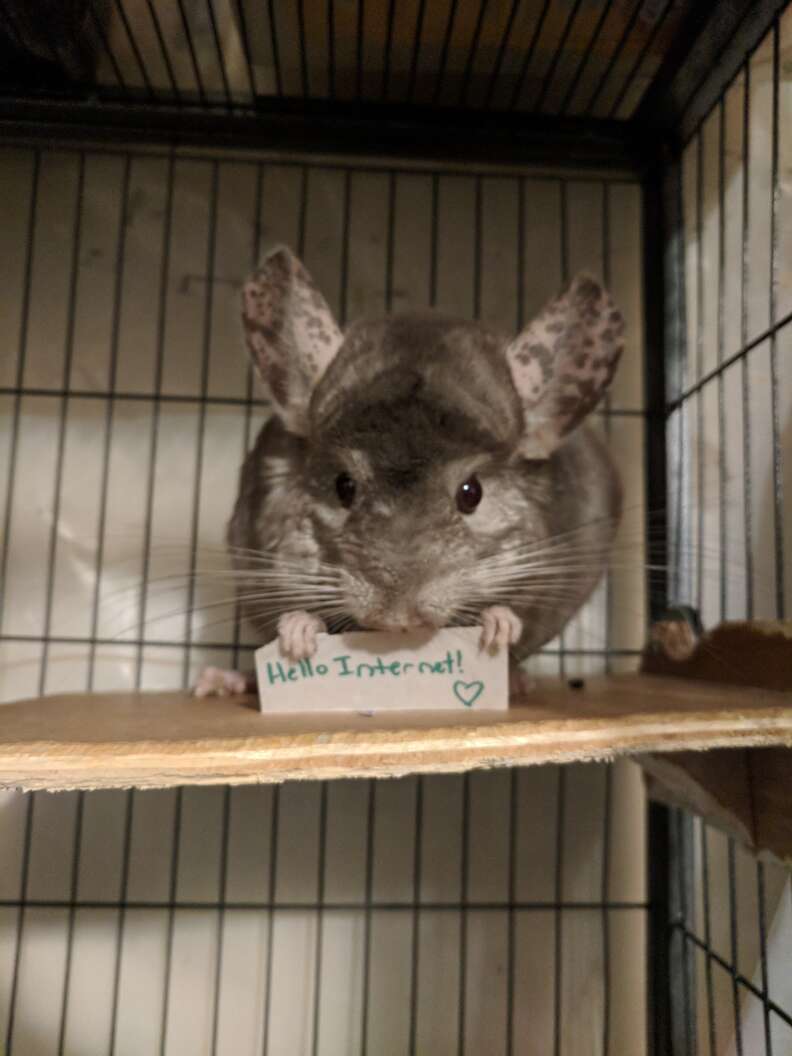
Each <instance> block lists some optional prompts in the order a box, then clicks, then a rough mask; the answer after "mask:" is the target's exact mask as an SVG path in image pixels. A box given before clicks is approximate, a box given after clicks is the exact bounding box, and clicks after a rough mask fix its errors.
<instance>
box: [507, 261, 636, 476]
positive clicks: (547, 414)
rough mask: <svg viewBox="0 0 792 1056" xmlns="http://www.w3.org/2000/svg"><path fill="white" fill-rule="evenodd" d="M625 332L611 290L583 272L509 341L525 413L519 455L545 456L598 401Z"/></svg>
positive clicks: (509, 359) (608, 380)
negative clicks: (523, 431)
mask: <svg viewBox="0 0 792 1056" xmlns="http://www.w3.org/2000/svg"><path fill="white" fill-rule="evenodd" d="M623 335H624V320H623V319H622V315H621V312H620V311H619V310H618V309H617V308H616V305H615V304H614V303H613V300H612V299H611V296H610V294H609V293H608V291H607V290H605V289H604V288H603V287H602V286H601V285H600V284H599V282H597V280H596V279H595V278H592V276H590V275H585V274H583V275H578V276H576V277H575V278H574V279H573V280H572V282H571V283H570V284H569V286H568V287H567V288H566V289H565V290H564V292H563V293H562V294H561V295H560V296H559V297H557V298H556V299H555V300H554V301H551V302H550V304H548V305H547V306H546V307H545V308H544V309H543V310H542V311H541V312H540V313H539V315H538V316H537V317H536V318H535V319H534V320H533V322H532V323H531V324H530V325H529V326H527V327H526V328H525V330H523V331H522V333H521V334H519V335H518V336H517V337H516V338H515V339H514V340H513V341H512V342H511V344H509V345H508V346H507V348H506V358H507V360H508V363H509V367H510V369H511V374H512V380H513V381H514V384H515V386H516V388H517V392H518V394H519V396H520V399H521V400H522V404H523V410H524V412H525V433H524V435H523V439H522V442H521V443H520V447H519V451H520V454H522V455H524V456H525V457H526V458H548V457H549V456H550V455H551V454H552V453H553V451H554V450H555V449H556V447H558V445H559V444H560V443H561V441H562V440H563V439H564V437H565V436H566V435H567V434H568V433H570V432H571V431H572V430H573V429H574V428H575V427H576V426H577V425H579V424H580V422H582V421H583V419H584V418H585V417H586V415H587V414H588V413H589V411H591V410H592V409H593V408H594V407H595V406H596V404H597V403H598V402H599V400H600V398H601V397H602V395H603V394H604V393H605V390H606V389H607V388H608V385H610V382H611V379H612V378H613V375H614V372H615V370H616V366H617V364H618V362H619V357H620V356H621V353H622V348H623V345H624V340H623Z"/></svg>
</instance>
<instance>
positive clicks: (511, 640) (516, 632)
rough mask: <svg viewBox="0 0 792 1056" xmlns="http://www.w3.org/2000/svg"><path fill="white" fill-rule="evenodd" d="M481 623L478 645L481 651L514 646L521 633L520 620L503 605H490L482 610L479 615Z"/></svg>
mask: <svg viewBox="0 0 792 1056" xmlns="http://www.w3.org/2000/svg"><path fill="white" fill-rule="evenodd" d="M481 623H482V628H481V639H480V641H479V645H480V646H481V648H482V649H489V650H490V651H492V652H497V650H498V649H508V647H509V646H510V645H516V644H517V642H519V640H520V636H521V635H522V632H523V622H522V620H521V619H520V617H519V616H518V615H517V614H516V613H514V612H512V610H511V609H509V608H507V607H506V606H505V605H492V606H491V607H490V608H488V609H484V611H483V612H482V613H481Z"/></svg>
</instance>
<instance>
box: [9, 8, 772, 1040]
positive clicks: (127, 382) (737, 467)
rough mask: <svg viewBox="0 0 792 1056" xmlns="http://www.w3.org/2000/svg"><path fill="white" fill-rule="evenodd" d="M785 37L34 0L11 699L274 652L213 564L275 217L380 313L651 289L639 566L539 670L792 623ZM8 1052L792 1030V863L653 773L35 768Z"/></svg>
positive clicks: (19, 306) (671, 26) (344, 289)
mask: <svg viewBox="0 0 792 1056" xmlns="http://www.w3.org/2000/svg"><path fill="white" fill-rule="evenodd" d="M790 63H792V9H787V6H786V4H784V3H780V2H776V3H765V2H762V3H730V4H728V5H722V4H721V5H718V4H714V3H707V4H694V3H686V2H681V0H677V2H674V0H665V2H663V0H608V2H605V3H599V4H594V3H588V2H585V0H584V2H581V0H542V2H538V0H537V2H533V0H511V2H509V3H506V2H502V3H495V2H488V0H444V2H443V3H433V4H429V3H426V2H425V0H412V2H409V0H398V2H396V0H389V3H388V4H385V3H384V2H376V3H375V2H374V0H328V2H326V3H319V2H314V0H299V2H298V3H296V4H283V3H276V2H274V0H269V2H268V3H256V4H254V3H251V2H249V0H242V2H236V3H231V2H229V0H178V2H177V3H176V4H166V3H165V2H164V0H145V2H137V0H112V2H111V0H73V2H72V3H70V4H65V5H64V4H52V3H49V2H43V0H40V2H38V3H36V4H22V3H19V2H17V0H0V122H1V123H2V128H3V132H4V139H5V142H4V144H3V147H2V152H0V183H2V186H3V194H2V195H0V274H1V275H2V281H1V282H0V333H2V346H0V347H1V348H2V352H1V353H0V407H2V415H0V437H1V438H2V440H1V442H0V495H2V496H3V501H4V508H3V514H2V517H3V520H2V524H3V534H2V543H0V546H1V547H2V550H1V551H0V583H2V587H1V588H0V697H1V699H3V700H15V699H20V698H23V697H25V696H31V695H35V694H37V693H38V694H41V693H46V692H53V691H56V690H63V689H74V690H91V689H105V688H109V689H115V688H127V687H133V688H134V687H138V688H154V687H180V686H186V685H189V684H190V682H191V681H192V679H193V678H194V677H195V674H196V672H197V671H198V670H199V669H200V668H201V667H203V666H204V665H205V664H207V663H214V664H219V665H220V666H237V665H238V664H240V663H243V664H244V661H245V659H247V658H249V657H250V656H251V654H252V651H253V650H254V649H255V648H256V646H257V645H258V644H259V643H258V642H257V641H256V640H255V638H254V637H251V631H250V629H249V628H246V627H245V625H244V624H241V623H240V622H239V620H238V619H237V614H236V610H235V606H234V604H233V602H232V601H231V600H230V599H228V598H226V597H224V596H220V597H218V596H217V594H216V592H215V593H212V591H211V590H210V589H209V588H208V587H206V585H205V584H203V583H202V582H201V580H200V577H196V573H197V572H198V571H199V570H200V568H201V565H202V562H203V561H204V560H205V559H206V558H207V555H212V557H213V558H214V557H215V556H216V554H217V550H218V548H219V546H220V543H221V540H222V536H223V527H224V522H225V520H226V519H227V517H228V514H229V512H230V509H231V504H232V501H233V497H234V491H235V486H236V474H237V469H238V465H239V463H240V462H241V459H242V456H243V453H244V452H245V451H246V450H247V449H248V447H249V445H250V443H251V442H252V438H253V437H254V436H255V433H256V430H257V429H258V427H259V424H260V423H261V422H262V421H263V420H264V418H265V416H266V414H267V406H266V401H265V400H264V399H262V398H261V396H260V395H259V393H258V391H257V389H256V387H255V385H254V382H253V378H252V377H251V374H250V371H249V369H248V368H247V367H246V365H245V364H244V360H243V357H242V355H241V351H240V348H239V345H240V335H239V328H238V324H237V319H236V312H237V299H238V289H239V286H240V283H241V281H242V279H243V278H244V276H245V274H246V273H247V271H248V270H249V269H250V268H251V267H252V266H253V264H254V263H255V262H256V261H257V259H258V258H259V256H260V254H261V252H262V251H263V249H265V248H266V247H267V246H268V245H270V244H273V243H275V242H285V243H287V244H289V245H291V246H292V247H293V248H294V249H295V251H296V252H298V253H299V255H300V256H301V257H302V258H303V259H304V260H305V261H306V263H307V265H308V267H309V269H310V270H311V272H312V274H313V275H314V277H315V279H316V280H317V282H318V284H319V285H320V286H321V288H322V290H323V292H324V293H325V295H326V297H327V299H328V302H329V303H330V304H331V307H332V308H333V309H334V311H335V312H336V314H337V316H338V318H339V319H340V320H341V321H346V320H349V319H352V318H354V317H356V316H358V315H360V314H363V313H368V312H381V311H395V310H399V309H401V308H406V307H414V306H434V307H438V308H442V309H444V310H446V311H450V312H453V313H455V314H459V315H463V316H467V317H476V318H480V319H482V320H484V321H485V322H487V323H491V324H493V325H495V326H497V327H499V328H502V329H505V330H507V331H508V330H516V329H517V328H519V327H520V326H521V325H522V324H523V323H524V322H525V321H527V320H528V319H529V318H530V316H531V313H532V312H534V311H536V310H537V309H538V308H539V307H540V306H541V305H542V303H543V302H544V301H545V300H546V299H547V298H548V297H549V296H551V295H552V294H553V293H555V292H556V290H557V288H558V286H559V285H560V284H561V282H562V281H564V280H565V279H566V278H567V277H568V276H571V274H573V273H574V272H575V271H577V270H580V269H582V268H587V269H589V270H593V271H594V272H596V273H597V274H599V275H601V276H602V278H603V279H604V280H605V281H606V282H607V283H608V285H609V286H610V288H611V289H612V290H613V292H614V295H615V297H616V299H617V300H618V302H619V304H620V306H621V307H622V309H623V311H624V313H625V317H626V319H627V324H628V333H629V345H628V350H627V353H626V355H625V361H624V363H623V365H622V367H621V368H620V371H619V374H618V375H617V378H616V381H615V384H614V386H613V388H612V390H611V393H610V395H609V398H608V401H607V403H606V404H605V405H604V406H603V407H602V408H601V409H600V411H599V412H598V413H597V425H598V426H599V427H600V428H601V429H602V432H603V435H604V436H605V438H606V439H607V441H608V443H609V445H610V446H611V449H612V451H613V453H614V455H615V457H616V458H617V460H618V462H619V465H620V469H621V472H622V476H623V479H624V482H625V488H626V496H627V498H626V516H625V524H624V527H623V529H622V537H621V545H622V550H623V552H629V554H630V555H631V559H630V561H628V562H625V565H624V567H617V568H614V569H613V570H612V571H611V572H610V573H609V575H608V577H607V580H606V582H605V583H604V584H603V586H602V587H601V588H600V589H599V590H598V591H597V592H596V594H595V596H594V597H593V598H592V600H591V601H590V602H589V603H588V605H587V606H586V607H585V609H584V610H583V612H582V613H581V614H580V615H579V616H578V617H576V619H575V620H574V621H573V622H572V624H571V625H570V626H569V627H568V628H567V629H566V631H565V632H564V634H563V635H562V636H561V637H560V638H559V639H558V640H557V641H555V642H553V643H551V644H550V645H549V646H548V647H546V648H545V649H544V650H542V652H541V654H540V655H539V656H537V657H536V658H534V660H533V661H532V662H533V665H534V667H535V668H536V669H537V670H539V671H541V672H544V673H552V674H560V675H562V676H570V675H576V674H588V673H594V672H597V671H602V670H621V669H625V668H627V669H629V668H630V667H632V666H634V665H635V664H636V663H637V659H638V657H639V655H640V651H641V648H642V646H643V643H644V638H645V631H646V625H647V621H648V619H649V616H650V615H651V614H652V613H657V612H660V611H661V610H662V609H663V607H664V605H665V603H666V602H667V601H668V600H669V599H670V600H673V601H675V602H685V603H688V604H690V605H692V606H694V607H695V608H697V609H698V611H699V612H700V613H701V614H702V617H703V619H704V622H705V623H707V624H713V623H715V622H717V621H718V620H720V619H723V618H730V617H743V616H744V617H748V618H765V617H780V618H783V617H784V616H785V615H787V611H786V610H787V606H788V605H789V601H790V591H792V581H791V579H790V576H789V574H788V573H786V572H785V555H786V554H787V553H789V552H792V527H790V526H791V525H792V516H790V515H789V514H788V512H787V510H786V503H788V501H789V499H788V496H789V495H790V494H792V479H790V473H792V455H790V443H789V430H790V428H792V425H790V422H792V368H790V367H789V365H788V362H789V355H788V350H787V349H785V346H784V342H785V341H787V340H789V336H788V335H789V333H790V332H792V331H790V330H789V326H788V324H789V322H790V320H791V319H792V304H790V303H789V300H790V296H791V295H790V290H792V281H791V280H792V275H790V269H792V205H790V198H789V187H788V177H787V170H788V165H789V157H790V156H792V155H790V151H792V138H791V137H792V133H790V131H789V129H792V92H791V91H790V89H789V87H788V82H789V71H788V68H789V67H790ZM649 554H651V555H652V559H651V563H652V564H654V562H655V561H657V562H658V563H659V564H660V565H661V566H662V567H663V568H665V567H666V565H667V569H668V572H667V575H666V573H665V572H663V573H661V574H659V575H658V574H656V573H655V574H653V575H651V576H648V575H647V574H646V572H645V567H646V565H647V555H649ZM168 577H175V578H176V579H177V580H178V585H177V586H175V587H174V585H173V582H174V580H172V579H169V578H168ZM0 1039H2V1041H1V1042H0V1051H2V1052H4V1053H7V1054H8V1056H25V1054H29V1056H41V1054H43V1053H49V1052H52V1053H55V1052H57V1053H74V1054H80V1056H93V1054H94V1053H97V1054H98V1053H114V1054H122V1053H129V1054H130V1056H132V1054H134V1056H144V1054H146V1053H149V1052H151V1053H154V1052H159V1053H168V1054H171V1053H180V1052H184V1053H188V1052H189V1053H190V1054H191V1056H192V1054H195V1053H213V1054H214V1053H223V1052H227V1053H234V1054H235V1056H236V1054H237V1053H239V1054H242V1053H248V1052H249V1053H254V1052H256V1053H259V1052H268V1053H271V1054H278V1053H284V1054H289V1056H292V1054H297V1053H344V1054H346V1053H352V1052H358V1051H360V1052H368V1053H371V1054H385V1053H391V1052H392V1053H404V1052H410V1053H427V1054H428V1053H432V1054H435V1053H438V1054H440V1053H446V1052H449V1053H450V1052H460V1053H462V1052H465V1053H482V1054H489V1053H493V1054H495V1053H532V1054H537V1056H539V1054H541V1056H547V1054H549V1053H555V1054H558V1056H571V1054H581V1056H583V1054H598V1056H622V1054H624V1056H628V1054H629V1056H633V1054H635V1056H640V1054H642V1053H655V1054H658V1056H659V1054H665V1053H671V1054H674V1056H679V1054H685V1056H688V1054H690V1056H692V1054H694V1053H700V1054H701V1053H708V1054H710V1056H722V1054H726V1053H729V1054H732V1053H734V1054H735V1056H743V1054H744V1056H755V1054H756V1056H759V1054H768V1056H771V1054H772V1056H786V1054H790V1053H792V887H791V886H790V878H789V874H788V872H786V871H785V870H784V869H783V868H781V867H780V866H779V865H777V864H775V863H772V862H761V861H757V860H755V859H754V858H753V857H752V856H751V855H750V854H749V853H748V852H747V851H745V850H744V849H743V848H742V847H741V846H740V845H739V844H738V843H736V842H735V841H734V840H733V839H730V838H728V837H726V836H724V835H723V834H722V833H720V832H719V831H717V830H715V829H714V828H712V827H711V826H708V825H706V824H705V823H703V822H702V821H701V820H699V819H698V818H694V817H692V816H691V815H687V814H685V813H683V812H681V811H676V810H674V811H670V810H668V809H667V808H665V807H661V806H658V805H655V804H652V805H648V804H647V803H646V802H645V800H644V793H643V788H642V783H641V778H640V775H639V772H638V770H637V768H636V767H635V766H634V765H633V764H632V763H629V762H627V761H625V760H621V761H619V762H617V763H614V764H611V765H605V764H586V765H572V766H567V767H555V766H552V767H551V766H547V767H541V768H528V769H524V770H518V769H512V770H495V771H484V772H477V773H471V774H465V775H433V776H418V777H407V778H401V779H399V780H393V781H387V782H379V781H373V780H372V781H334V782H326V783H319V782H315V783H291V784H285V785H283V786H253V787H244V788H189V787H186V788H183V789H177V790H167V791H145V792H141V791H119V792H116V791H110V792H107V791H105V792H86V793H82V792H80V793H60V794H57V795H55V796H50V795H45V794H43V793H29V794H25V795H23V794H19V793H0Z"/></svg>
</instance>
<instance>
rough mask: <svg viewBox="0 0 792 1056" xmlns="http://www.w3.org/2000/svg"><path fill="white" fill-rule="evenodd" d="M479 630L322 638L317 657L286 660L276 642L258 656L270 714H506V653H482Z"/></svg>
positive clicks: (263, 700) (263, 704)
mask: <svg viewBox="0 0 792 1056" xmlns="http://www.w3.org/2000/svg"><path fill="white" fill-rule="evenodd" d="M480 638H481V628H480V627H448V628H446V629H444V630H439V631H435V630H427V631H413V632H410V633H400V632H398V631H397V632H392V631H352V632H349V633H347V634H320V635H318V636H317V650H316V654H315V655H314V656H312V657H311V659H310V660H300V661H298V662H296V663H293V662H290V661H288V660H285V659H284V658H283V656H282V655H281V652H280V648H279V645H278V642H277V641H274V642H270V643H269V644H268V645H265V646H263V647H262V648H261V649H259V650H257V652H256V677H257V679H258V688H259V707H260V708H261V711H262V712H264V713H266V714H273V713H278V714H294V713H302V712H315V711H346V712H349V711H356V712H364V713H371V714H373V713H374V712H379V711H503V710H505V709H506V708H507V707H508V706H509V672H508V650H506V649H495V650H483V649H481V648H480V646H479V640H480Z"/></svg>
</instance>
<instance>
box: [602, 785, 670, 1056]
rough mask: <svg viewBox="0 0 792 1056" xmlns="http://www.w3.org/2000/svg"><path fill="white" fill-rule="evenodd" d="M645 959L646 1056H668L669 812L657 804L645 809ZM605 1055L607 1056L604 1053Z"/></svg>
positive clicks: (650, 804) (651, 804) (666, 808)
mask: <svg viewBox="0 0 792 1056" xmlns="http://www.w3.org/2000/svg"><path fill="white" fill-rule="evenodd" d="M648 811H649V817H648V841H647V851H648V859H649V860H648V862H647V874H648V877H649V942H648V945H647V955H648V960H649V971H648V973H647V982H648V990H649V992H648V995H647V996H648V1001H647V1006H648V1013H649V1021H648V1024H647V1026H648V1035H649V1039H648V1040H649V1045H648V1050H649V1053H650V1056H669V1054H670V1053H671V1052H672V1051H675V1050H672V1048H671V1044H672V1025H671V1013H672V1009H671V985H672V974H671V963H672V962H671V957H670V956H669V954H670V948H671V940H672V934H671V930H670V925H671V883H670V880H671V870H672V864H671V861H670V856H669V851H670V848H671V811H670V810H669V809H668V807H666V806H664V805H661V804H659V803H651V802H650V803H649V807H648ZM606 1056H607V1054H606Z"/></svg>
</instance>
